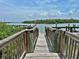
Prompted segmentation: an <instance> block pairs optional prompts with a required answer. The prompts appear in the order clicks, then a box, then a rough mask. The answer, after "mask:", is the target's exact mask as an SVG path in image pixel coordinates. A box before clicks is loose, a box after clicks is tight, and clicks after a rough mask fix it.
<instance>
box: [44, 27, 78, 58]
mask: <svg viewBox="0 0 79 59" xmlns="http://www.w3.org/2000/svg"><path fill="white" fill-rule="evenodd" d="M45 31H46V39H47V40H48V41H50V44H51V47H52V48H53V52H57V53H60V54H61V55H62V56H63V57H64V58H63V59H79V35H78V34H77V33H71V32H67V31H63V30H59V29H53V28H49V27H46V28H45Z"/></svg>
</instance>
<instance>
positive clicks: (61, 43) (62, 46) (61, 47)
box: [59, 31, 65, 54]
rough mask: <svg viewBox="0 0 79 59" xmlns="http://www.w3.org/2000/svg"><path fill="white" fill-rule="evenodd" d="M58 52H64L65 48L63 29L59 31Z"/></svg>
mask: <svg viewBox="0 0 79 59" xmlns="http://www.w3.org/2000/svg"><path fill="white" fill-rule="evenodd" d="M60 33H61V34H60V48H59V50H60V53H61V54H63V53H64V49H65V32H64V31H60Z"/></svg>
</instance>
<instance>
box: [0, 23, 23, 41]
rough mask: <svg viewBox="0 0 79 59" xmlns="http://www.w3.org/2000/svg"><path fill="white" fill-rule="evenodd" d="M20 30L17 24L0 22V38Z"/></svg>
mask: <svg viewBox="0 0 79 59" xmlns="http://www.w3.org/2000/svg"><path fill="white" fill-rule="evenodd" d="M20 30H22V28H20V27H17V26H11V25H7V24H5V23H0V40H2V39H4V38H6V37H8V36H10V35H12V34H14V33H16V32H18V31H20Z"/></svg>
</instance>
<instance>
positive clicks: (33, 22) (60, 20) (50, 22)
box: [23, 19, 79, 24]
mask: <svg viewBox="0 0 79 59" xmlns="http://www.w3.org/2000/svg"><path fill="white" fill-rule="evenodd" d="M23 23H30V24H35V23H36V24H55V23H79V20H75V19H46V20H35V21H24V22H23Z"/></svg>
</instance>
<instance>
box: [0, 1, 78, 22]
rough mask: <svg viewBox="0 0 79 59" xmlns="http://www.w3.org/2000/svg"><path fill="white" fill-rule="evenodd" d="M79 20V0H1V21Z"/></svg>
mask: <svg viewBox="0 0 79 59" xmlns="http://www.w3.org/2000/svg"><path fill="white" fill-rule="evenodd" d="M49 18H50V19H51V18H77V19H79V0H0V21H11V22H15V21H17V22H21V21H24V20H38V19H49Z"/></svg>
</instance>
